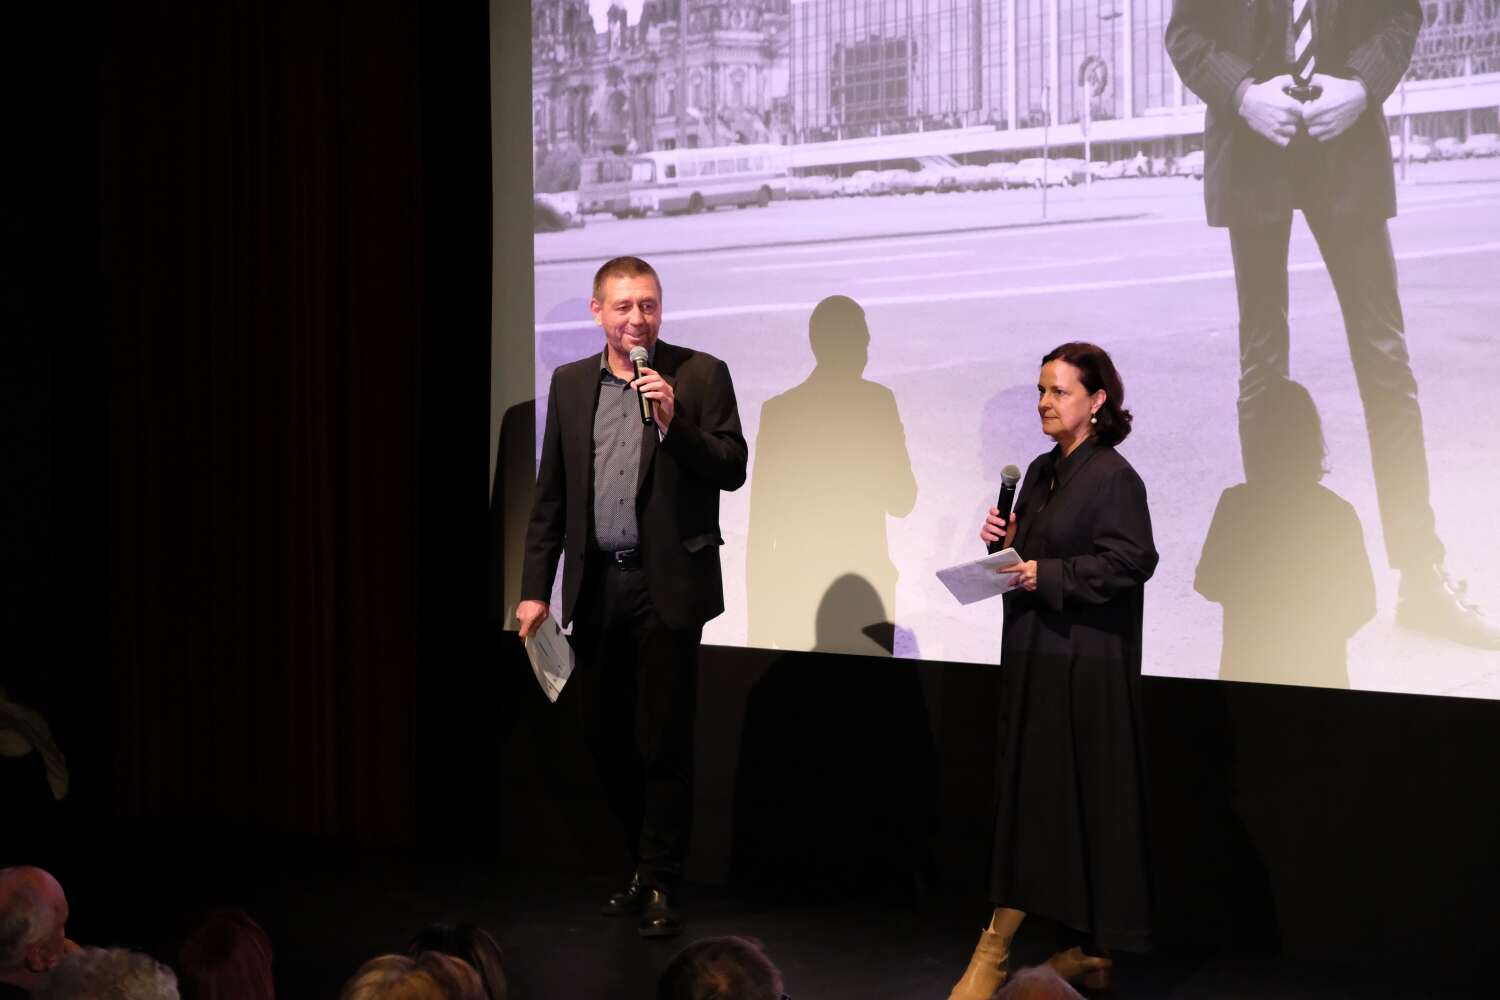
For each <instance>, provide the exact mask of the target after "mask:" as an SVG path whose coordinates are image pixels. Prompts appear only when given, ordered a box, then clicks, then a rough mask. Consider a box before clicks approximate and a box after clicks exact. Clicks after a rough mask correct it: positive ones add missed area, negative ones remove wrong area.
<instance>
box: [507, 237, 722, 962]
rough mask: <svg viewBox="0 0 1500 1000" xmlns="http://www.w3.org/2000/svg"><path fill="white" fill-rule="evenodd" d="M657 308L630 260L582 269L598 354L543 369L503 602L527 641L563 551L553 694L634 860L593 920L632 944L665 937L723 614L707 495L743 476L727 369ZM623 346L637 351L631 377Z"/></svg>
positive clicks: (670, 930)
mask: <svg viewBox="0 0 1500 1000" xmlns="http://www.w3.org/2000/svg"><path fill="white" fill-rule="evenodd" d="M661 300H662V293H661V282H660V280H659V279H658V278H657V275H656V272H655V271H654V270H653V269H652V268H651V266H650V265H649V264H647V263H646V262H645V261H643V260H640V259H639V258H635V257H618V258H616V259H614V260H611V261H609V262H608V263H606V264H605V265H604V266H603V267H601V268H600V269H599V271H598V273H597V274H596V275H595V277H594V292H593V298H592V300H591V301H590V303H589V308H590V310H591V311H592V312H593V315H594V320H595V322H597V323H598V324H599V325H600V326H601V327H603V328H604V340H605V344H604V350H603V352H602V354H595V355H590V356H589V357H586V358H582V359H580V360H578V361H574V362H572V363H570V364H566V365H563V366H561V367H560V368H558V369H557V370H556V371H555V372H554V373H553V375H552V387H551V389H550V390H549V392H548V402H547V424H546V432H545V434H544V435H543V438H542V459H541V465H540V468H539V469H538V472H537V484H536V496H535V500H534V502H533V505H532V510H531V522H530V525H529V527H528V529H527V533H526V555H525V564H524V567H523V570H522V577H521V598H522V600H521V602H520V605H519V606H518V607H517V609H516V618H517V620H518V621H519V622H520V627H521V636H522V638H526V637H528V636H530V635H531V634H532V632H534V631H535V630H536V628H537V626H538V625H539V624H540V623H541V622H542V621H543V620H545V619H546V617H547V615H548V606H547V602H548V599H549V597H550V596H551V593H552V581H553V577H554V576H555V574H556V572H557V561H558V558H559V557H560V556H563V555H566V558H565V560H564V563H563V585H562V622H563V624H564V625H566V624H567V623H568V622H569V621H572V622H573V647H574V650H575V653H576V658H577V662H578V667H577V669H576V671H575V673H574V675H573V678H572V679H571V680H570V681H569V685H568V687H567V689H566V690H565V692H564V695H563V697H565V698H569V699H573V700H575V703H576V704H577V705H578V707H579V708H580V710H581V714H582V716H583V718H584V719H585V725H586V728H587V731H588V733H589V739H590V748H591V749H592V750H593V753H594V758H595V763H596V764H597V766H598V768H599V774H600V778H601V780H602V781H603V784H604V790H605V795H606V797H607V798H608V800H609V805H610V808H611V810H612V811H613V812H614V813H615V815H616V816H617V817H618V818H619V820H620V822H621V823H622V824H623V826H624V828H625V835H626V841H627V845H628V847H629V848H630V851H631V854H632V856H633V857H634V858H635V873H634V875H633V877H632V878H631V880H630V884H629V885H628V886H626V887H625V888H624V889H622V890H621V891H620V892H617V893H615V894H614V895H613V896H611V897H610V898H609V900H608V901H606V903H605V904H604V912H605V913H606V914H609V915H611V916H627V915H639V917H640V932H641V934H642V935H643V936H646V937H669V936H671V935H673V934H677V933H679V932H680V930H681V921H680V919H679V917H678V915H677V913H676V911H675V910H674V909H673V908H672V905H671V902H670V900H671V896H672V894H673V893H674V891H675V888H676V885H677V882H678V880H679V879H680V877H681V875H682V869H683V862H684V859H685V857H686V855H687V847H688V835H689V831H690V828H691V823H692V812H693V715H694V708H695V703H696V699H697V674H698V645H699V642H700V640H701V638H702V635H703V623H704V622H706V621H708V620H709V619H711V618H714V617H715V616H717V615H719V614H720V613H721V612H722V611H723V610H724V590H723V584H722V580H721V576H720V569H719V546H720V545H722V544H724V539H723V538H722V536H721V534H720V531H719V491H720V490H735V489H738V488H739V487H740V486H741V485H742V484H743V483H744V482H745V466H746V461H747V458H748V450H747V448H746V445H745V438H744V436H743V435H742V434H741V432H740V417H739V411H738V409H737V408H736V405H735V398H734V385H733V383H732V382H731V381H730V378H729V369H728V367H726V366H725V364H724V362H722V361H720V360H719V359H718V358H715V357H713V356H711V355H708V354H704V353H703V352H701V351H693V350H689V349H687V348H683V347H675V346H673V345H671V344H667V343H664V342H662V341H659V340H658V339H657V335H658V333H659V332H660V330H661ZM636 348H641V349H644V350H645V351H646V353H647V357H648V360H647V361H646V363H645V366H644V367H643V369H642V371H641V375H640V377H639V378H637V377H636V374H635V371H634V368H633V366H632V362H631V360H630V352H631V351H632V350H633V349H636ZM637 390H639V393H640V396H641V397H644V398H645V399H646V400H649V401H650V405H651V415H652V422H651V423H649V424H646V423H643V417H642V413H641V409H640V404H639V401H638V398H637Z"/></svg>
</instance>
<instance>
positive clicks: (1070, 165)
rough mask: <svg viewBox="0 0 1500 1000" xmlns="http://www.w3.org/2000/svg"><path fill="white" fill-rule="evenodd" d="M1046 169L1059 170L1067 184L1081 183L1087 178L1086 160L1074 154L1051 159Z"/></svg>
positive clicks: (1087, 166) (1087, 167)
mask: <svg viewBox="0 0 1500 1000" xmlns="http://www.w3.org/2000/svg"><path fill="white" fill-rule="evenodd" d="M1048 169H1049V171H1050V170H1053V169H1055V170H1058V171H1059V172H1061V173H1062V175H1063V176H1064V177H1066V178H1067V183H1069V184H1083V183H1084V182H1086V181H1087V180H1088V179H1089V165H1088V161H1087V160H1083V159H1080V158H1079V157H1076V156H1060V157H1058V158H1056V159H1054V160H1053V161H1052V163H1051V166H1050V167H1049V168H1048Z"/></svg>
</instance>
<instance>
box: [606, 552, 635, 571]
mask: <svg viewBox="0 0 1500 1000" xmlns="http://www.w3.org/2000/svg"><path fill="white" fill-rule="evenodd" d="M598 555H599V558H601V559H603V560H604V561H605V562H606V563H607V564H608V565H610V566H612V567H614V568H615V569H639V568H640V566H641V550H640V549H616V550H615V551H613V552H605V551H604V550H603V549H600V550H598Z"/></svg>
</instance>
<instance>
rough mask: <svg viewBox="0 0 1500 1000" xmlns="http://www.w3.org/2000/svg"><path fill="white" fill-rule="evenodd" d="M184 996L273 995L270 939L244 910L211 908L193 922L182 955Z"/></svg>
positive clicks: (187, 999) (255, 998) (247, 998)
mask: <svg viewBox="0 0 1500 1000" xmlns="http://www.w3.org/2000/svg"><path fill="white" fill-rule="evenodd" d="M172 964H173V967H174V968H175V969H176V970H177V987H178V990H179V992H181V993H182V1000H271V998H272V997H274V996H275V995H276V987H275V982H274V980H273V979H272V976H271V939H270V938H269V937H267V936H266V932H265V931H263V930H261V929H260V925H258V924H257V923H256V922H255V921H254V920H252V919H251V918H250V915H249V914H248V913H246V912H244V911H243V910H211V911H209V912H207V913H204V914H200V915H199V916H198V917H196V918H195V919H193V920H192V921H191V922H190V924H189V925H188V929H187V931H186V933H185V934H184V935H183V937H182V942H181V944H179V945H178V946H177V958H176V961H175V962H173V963H172Z"/></svg>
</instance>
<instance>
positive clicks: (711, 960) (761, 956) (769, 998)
mask: <svg viewBox="0 0 1500 1000" xmlns="http://www.w3.org/2000/svg"><path fill="white" fill-rule="evenodd" d="M782 989H783V987H782V983H781V972H780V971H779V970H778V969H777V968H776V966H775V965H774V964H772V962H771V959H770V958H768V957H767V956H766V953H765V951H763V950H762V949H761V946H760V942H759V941H756V940H754V939H752V938H743V937H733V936H731V937H715V938H704V939H703V940H701V941H694V942H693V943H692V944H690V945H688V946H687V947H686V948H684V949H682V951H680V952H678V953H677V956H676V957H675V958H673V959H672V961H671V962H670V963H668V965H667V967H666V968H665V969H664V970H662V974H661V979H660V980H658V981H657V984H656V1000H777V998H778V997H780V996H781V995H782Z"/></svg>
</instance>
